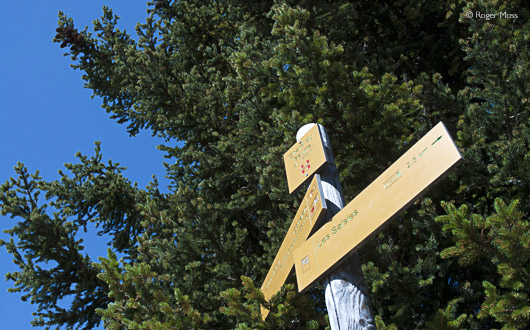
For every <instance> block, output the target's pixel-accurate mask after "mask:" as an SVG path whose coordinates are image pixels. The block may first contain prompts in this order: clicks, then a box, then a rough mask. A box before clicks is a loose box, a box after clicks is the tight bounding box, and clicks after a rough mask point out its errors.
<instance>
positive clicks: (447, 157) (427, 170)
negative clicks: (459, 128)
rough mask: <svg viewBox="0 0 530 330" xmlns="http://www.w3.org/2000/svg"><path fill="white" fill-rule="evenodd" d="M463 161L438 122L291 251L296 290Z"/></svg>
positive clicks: (445, 130) (352, 250) (304, 285)
mask: <svg viewBox="0 0 530 330" xmlns="http://www.w3.org/2000/svg"><path fill="white" fill-rule="evenodd" d="M461 160H462V156H461V155H460V152H459V151H458V149H457V148H456V146H455V144H454V142H453V140H452V138H451V136H450V135H449V132H448V131H447V129H446V128H445V126H444V124H443V123H441V122H440V123H439V124H438V125H436V126H435V127H434V128H433V129H432V130H431V131H429V132H428V133H427V134H426V135H425V136H424V137H423V138H422V139H421V140H419V141H418V142H417V143H416V144H415V145H413V146H412V147H411V148H410V149H409V150H408V151H407V152H406V153H405V154H404V155H403V156H401V157H400V158H399V159H398V160H397V161H396V162H395V163H394V164H392V165H391V166H390V167H389V168H388V169H387V170H386V171H385V172H383V174H381V175H380V176H379V177H378V178H377V179H375V181H374V182H372V183H371V184H370V185H369V186H368V187H366V189H364V190H363V191H362V192H361V193H360V194H359V195H358V196H357V197H355V199H354V200H353V201H351V202H350V203H349V204H348V205H346V207H344V209H342V210H341V211H340V212H339V213H337V214H336V215H335V216H334V217H333V219H332V220H331V221H330V222H328V223H326V224H325V225H324V226H323V227H322V228H320V229H319V230H318V231H317V232H316V233H315V234H314V235H312V236H311V238H309V239H308V240H307V241H306V242H305V243H304V244H302V245H301V246H300V247H299V248H298V249H297V250H296V251H295V252H294V258H295V268H296V278H297V282H298V290H299V291H300V292H302V291H304V290H306V289H307V288H309V286H310V285H312V284H313V283H314V282H315V281H316V280H318V279H319V278H320V277H321V276H323V275H324V274H325V273H326V272H327V271H328V270H330V269H331V268H332V267H334V266H337V265H338V264H339V263H340V261H341V260H343V259H344V258H345V257H346V256H347V255H348V254H350V253H352V252H354V251H355V250H356V249H357V248H358V247H359V246H360V244H361V243H363V242H364V241H365V240H366V239H367V238H368V237H369V236H370V235H372V234H373V233H374V232H376V231H377V230H378V229H381V228H382V226H383V225H384V224H385V223H386V222H388V221H389V220H391V219H392V218H393V217H395V216H396V215H397V214H398V213H399V212H400V211H402V210H403V209H405V208H406V207H407V206H409V205H410V204H411V203H412V202H413V201H414V200H415V199H416V198H418V197H419V196H420V195H421V194H422V193H423V192H425V191H426V190H427V189H428V188H429V187H430V186H431V185H432V184H433V183H434V182H435V181H436V180H437V179H440V177H441V176H442V175H444V174H446V173H447V172H448V171H449V170H450V169H451V168H452V167H454V166H455V165H457V164H458V163H459V162H460V161H461Z"/></svg>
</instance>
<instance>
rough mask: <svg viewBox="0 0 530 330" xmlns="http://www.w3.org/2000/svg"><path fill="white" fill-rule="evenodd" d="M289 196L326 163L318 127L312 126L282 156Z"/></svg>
mask: <svg viewBox="0 0 530 330" xmlns="http://www.w3.org/2000/svg"><path fill="white" fill-rule="evenodd" d="M283 161H284V164H285V172H286V173H287V185H288V186H289V194H292V193H293V192H294V191H295V190H296V189H297V188H298V187H300V186H301V185H302V184H303V183H305V182H306V181H307V180H309V179H310V178H311V175H312V174H314V173H315V172H316V171H317V170H318V169H319V168H320V167H322V165H324V164H325V163H326V162H327V159H326V153H325V152H324V146H323V144H322V138H321V136H320V131H319V129H318V125H314V126H313V128H311V129H310V130H309V131H308V132H307V133H306V134H305V135H304V136H303V137H302V138H301V139H300V140H299V141H298V142H297V143H295V144H294V145H293V146H292V147H291V148H290V149H289V150H288V151H287V152H286V153H285V154H284V155H283Z"/></svg>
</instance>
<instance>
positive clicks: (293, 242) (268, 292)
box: [261, 174, 327, 318]
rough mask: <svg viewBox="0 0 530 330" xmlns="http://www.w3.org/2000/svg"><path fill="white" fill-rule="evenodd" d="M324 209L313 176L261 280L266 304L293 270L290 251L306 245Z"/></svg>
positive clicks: (322, 199) (322, 198)
mask: <svg viewBox="0 0 530 330" xmlns="http://www.w3.org/2000/svg"><path fill="white" fill-rule="evenodd" d="M326 209H327V208H326V200H325V199H324V196H323V194H322V185H321V182H320V175H318V174H316V175H315V177H314V178H313V180H312V181H311V184H310V185H309V188H308V189H307V192H306V194H305V196H304V199H303V201H302V203H301V204H300V207H299V209H298V212H296V215H295V217H294V219H293V222H292V223H291V226H290V227H289V230H288V231H287V235H286V236H285V238H284V240H283V242H282V245H281V246H280V250H279V251H278V253H277V254H276V258H274V261H273V263H272V266H271V268H270V270H269V273H268V274H267V277H265V282H263V285H262V286H261V291H262V292H263V294H264V296H265V299H267V300H269V299H270V298H271V297H272V296H273V295H274V294H275V293H277V292H278V291H279V290H280V289H281V287H282V286H283V284H284V283H285V281H286V280H287V277H288V276H289V274H290V273H291V271H292V270H293V266H294V257H293V252H294V250H296V248H298V247H299V246H300V245H301V244H302V243H303V242H305V241H306V239H307V237H308V236H309V234H310V233H311V230H312V229H313V227H314V226H315V224H316V223H317V222H318V221H319V220H320V219H322V216H323V215H324V214H325V213H326ZM268 313H269V310H268V309H265V308H261V314H262V316H263V318H266V317H267V314H268Z"/></svg>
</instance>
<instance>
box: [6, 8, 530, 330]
mask: <svg viewBox="0 0 530 330" xmlns="http://www.w3.org/2000/svg"><path fill="white" fill-rule="evenodd" d="M148 6H149V7H148V10H147V14H148V17H147V18H146V21H145V23H141V24H138V25H137V28H136V33H137V36H138V37H137V38H136V39H135V38H133V37H131V36H130V35H129V34H127V33H125V31H121V30H120V29H119V28H118V17H117V16H116V15H115V14H114V13H113V12H112V10H111V9H109V8H106V7H105V8H104V10H103V15H102V17H101V18H100V19H99V20H96V21H95V22H94V26H93V30H94V31H93V32H89V30H88V28H85V29H84V30H79V29H78V28H77V27H76V26H75V25H74V21H73V19H72V18H69V17H67V16H66V15H65V14H63V13H60V15H59V27H58V28H57V35H56V37H55V42H57V43H59V44H60V47H62V48H65V49H67V55H70V56H71V58H72V61H73V67H74V68H75V69H77V70H80V71H82V72H83V74H84V75H83V79H84V80H85V86H86V87H87V88H89V89H91V90H93V92H94V96H98V97H100V98H101V100H102V103H103V104H102V107H103V108H104V109H105V110H106V111H107V112H108V113H109V114H110V117H111V118H112V119H115V120H116V121H117V122H118V123H120V124H125V125H126V129H127V131H128V132H129V133H130V134H131V135H135V134H137V133H138V132H139V131H140V130H149V131H150V132H152V134H153V135H158V136H160V137H163V138H165V139H166V140H167V141H168V142H170V143H169V144H168V145H161V146H159V149H160V150H162V151H164V152H165V153H166V157H167V159H168V163H167V164H166V169H167V175H168V177H169V178H170V180H171V186H170V187H169V191H170V192H169V193H167V194H166V193H161V192H160V191H159V189H158V183H157V182H156V180H155V181H154V182H153V183H151V184H150V185H149V186H148V187H146V188H145V189H140V188H138V187H137V186H135V185H133V184H131V182H130V181H129V180H127V179H126V178H124V177H123V175H122V171H123V170H124V168H123V167H120V166H119V164H114V163H112V162H111V161H109V162H108V163H107V164H105V163H104V162H103V157H102V154H101V148H100V145H99V143H96V149H95V155H94V156H92V157H88V156H85V155H78V158H79V162H78V163H76V164H67V165H66V169H67V170H68V171H69V173H63V172H61V179H60V180H57V181H52V182H47V181H45V180H43V179H42V178H41V177H39V175H38V172H37V173H35V174H33V175H30V174H29V172H28V170H27V169H26V168H25V167H24V166H23V165H22V164H18V165H17V166H16V167H15V172H16V177H15V178H11V179H9V180H7V181H6V182H5V183H4V184H3V185H2V186H1V187H0V210H1V213H2V214H3V215H10V216H12V217H13V218H16V219H17V220H18V223H17V224H16V225H15V226H14V227H12V228H11V229H8V230H7V231H6V232H7V233H8V234H10V235H11V236H12V237H13V239H12V240H10V241H9V242H4V241H2V242H0V244H1V245H5V247H6V248H7V250H8V252H10V253H11V254H13V256H14V261H15V263H16V264H17V265H18V266H19V267H20V271H19V272H15V273H10V274H7V278H8V279H9V280H12V281H14V287H13V289H12V290H13V291H22V292H25V295H24V297H23V299H24V300H25V299H29V300H30V302H31V303H33V304H36V305H37V306H38V313H37V315H36V319H35V320H34V321H33V322H34V324H35V325H38V326H47V327H52V326H57V327H64V328H66V329H90V328H93V327H94V326H95V325H97V324H99V323H100V322H101V320H102V321H103V322H104V324H105V326H106V327H107V328H108V329H200V328H205V329H232V328H236V329H298V328H300V329H318V328H325V327H326V326H327V321H326V315H325V314H326V313H325V305H324V302H323V293H322V287H321V286H320V285H317V286H316V287H315V288H314V289H312V290H310V291H309V292H308V293H306V294H304V295H300V294H298V293H296V289H295V287H294V285H292V284H287V285H286V286H284V288H283V289H282V291H281V292H280V293H279V294H278V295H277V296H275V297H274V298H273V299H272V301H271V302H265V301H264V299H263V296H262V295H261V293H260V291H259V289H258V288H259V287H260V286H261V283H262V281H263V279H264V277H265V275H266V273H267V271H268V269H269V267H270V265H271V263H272V261H273V258H274V256H275V255H276V252H277V250H278V248H279V245H280V244H281V242H282V240H283V237H284V235H285V231H286V230H287V228H288V227H289V225H290V222H291V220H292V218H293V216H294V213H295V211H296V209H297V208H298V203H299V201H300V197H301V196H300V194H301V193H298V194H295V195H294V196H289V195H288V193H287V191H288V190H287V183H286V180H285V174H284V170H283V164H282V154H283V153H284V152H285V151H286V150H287V149H288V148H289V147H290V146H291V145H292V144H293V142H294V139H295V138H294V137H295V134H296V131H297V129H298V128H299V127H301V126H302V125H303V124H306V123H307V122H318V123H320V124H322V125H324V126H325V127H326V129H327V131H328V134H329V136H330V139H331V143H332V147H333V151H334V155H335V160H336V163H337V167H338V169H339V172H340V174H339V175H340V179H341V183H342V186H343V189H344V193H345V199H346V201H350V200H351V199H353V197H355V195H356V194H358V193H359V192H360V191H362V189H363V188H364V187H366V186H367V185H368V184H369V183H370V182H371V181H372V180H373V179H375V178H376V177H377V176H378V175H379V174H380V173H381V172H382V171H383V170H384V169H385V168H386V167H387V166H388V165H390V164H391V163H392V162H393V161H394V160H396V159H397V158H398V157H399V156H400V155H401V154H402V153H403V152H405V151H406V150H407V149H408V147H409V146H410V145H411V144H412V143H414V142H415V141H416V140H417V139H418V138H419V137H420V136H422V135H423V134H424V133H425V132H427V131H428V130H429V129H430V128H431V127H433V126H434V125H435V124H436V123H437V122H438V121H440V120H442V121H444V123H445V124H446V125H447V126H448V128H449V130H450V131H451V132H452V134H453V136H454V138H455V142H456V143H457V145H458V147H459V149H460V150H461V152H462V154H463V157H464V160H465V162H464V163H463V165H462V166H461V167H460V168H458V170H457V171H455V172H453V173H452V174H451V175H450V176H449V177H448V178H446V179H445V180H444V181H442V182H441V183H439V184H438V185H437V186H436V187H435V188H434V189H432V190H431V191H430V192H429V193H428V195H426V196H424V198H422V199H421V200H420V201H418V202H417V203H415V204H414V205H413V206H412V207H410V208H409V209H408V210H407V211H406V212H404V213H403V214H401V215H400V217H399V218H398V219H396V220H395V221H394V222H393V223H392V224H391V225H389V226H388V227H387V228H386V229H385V230H383V231H382V232H381V233H380V234H378V235H377V236H376V237H374V238H373V239H371V240H370V241H369V242H368V243H367V244H366V245H365V246H364V247H363V248H362V249H361V251H360V257H361V260H362V261H363V271H364V274H365V278H366V282H367V285H368V288H369V289H370V291H371V292H370V298H371V301H372V308H373V310H374V313H375V315H376V323H377V326H378V328H379V329H422V328H425V329H491V328H503V329H524V328H528V327H529V326H530V304H529V298H528V295H529V288H528V286H529V285H530V284H529V283H530V282H527V281H529V280H530V279H529V274H530V263H529V258H530V248H529V244H530V236H529V224H528V215H529V212H530V174H529V173H530V142H529V141H530V116H529V114H530V112H529V111H528V104H529V101H528V96H529V95H530V80H529V79H528V76H527V72H528V71H529V69H530V68H529V66H530V62H529V56H530V45H529V40H530V23H529V22H528V18H529V16H530V11H529V8H528V5H527V4H526V2H525V1H522V0H520V1H517V0H513V1H511V0H510V1H483V0H475V1H467V2H463V1H459V0H449V1H414V2H408V1H394V2H385V1H370V2H355V1H346V0H340V1H313V0H304V1H268V0H261V1H257V2H248V1H241V0H222V1H214V2H206V1H197V0H183V1H169V0H158V1H155V2H151V3H148ZM468 12H471V13H473V14H474V15H475V17H474V18H468V17H466V13H468ZM476 13H497V14H498V15H500V14H499V13H507V14H510V15H514V14H515V15H517V18H508V17H500V16H497V17H496V18H493V19H481V18H480V17H476V16H477V15H476ZM175 141H182V142H183V143H184V144H183V146H182V147H174V146H172V145H173V143H171V142H175ZM40 194H43V195H44V199H43V198H42V197H40V196H41V195H40ZM39 197H40V198H39ZM444 201H447V202H444ZM89 222H93V223H95V224H96V227H97V228H98V229H99V231H100V232H101V233H105V234H109V235H110V236H111V237H112V240H111V241H110V242H109V253H108V255H107V257H101V258H100V259H99V260H98V261H95V260H91V259H90V258H89V257H88V256H87V255H86V254H84V253H83V251H82V250H83V242H82V240H80V239H78V238H76V237H77V236H76V233H77V232H78V231H79V230H81V229H85V230H86V225H87V224H88V223H89ZM117 253H119V254H120V255H124V256H125V257H124V258H122V259H120V260H118V258H117ZM65 297H72V298H73V299H72V303H71V306H70V308H69V309H64V308H61V307H60V306H59V302H60V301H61V300H62V299H63V298H65ZM260 303H261V304H262V305H264V306H266V307H267V308H269V309H270V310H271V313H270V316H269V317H268V318H267V320H261V318H260V313H259V308H260V307H259V305H260Z"/></svg>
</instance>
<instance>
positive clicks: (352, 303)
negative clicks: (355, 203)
mask: <svg viewBox="0 0 530 330" xmlns="http://www.w3.org/2000/svg"><path fill="white" fill-rule="evenodd" d="M314 125H315V124H307V125H304V126H302V127H301V128H300V129H299V130H298V132H297V133H296V139H297V141H298V140H300V139H301V138H302V137H303V136H304V134H305V133H307V131H309V129H311V128H312V127H313V126H314ZM318 128H319V131H320V135H321V137H322V142H323V144H324V149H325V151H326V158H327V159H328V160H329V162H328V163H327V164H326V165H324V167H323V168H322V170H321V172H320V176H321V180H322V189H323V193H324V197H325V199H326V203H328V204H327V205H328V211H327V214H326V220H327V221H329V220H330V219H331V218H332V217H333V216H334V215H335V214H337V213H338V212H339V211H340V210H341V209H342V208H343V207H344V197H343V195H342V188H341V185H340V182H339V175H338V172H337V168H336V166H335V159H334V157H333V152H332V150H331V143H330V141H329V137H328V134H327V132H326V129H325V128H324V126H322V125H320V124H318ZM324 281H325V286H326V288H325V297H326V307H327V309H328V315H329V321H330V324H331V329H332V330H354V329H355V330H360V329H369V330H375V329H376V327H375V324H374V318H373V316H372V313H371V310H370V303H369V299H368V295H367V290H366V287H365V285H364V280H363V275H362V270H361V264H360V261H359V257H358V256H357V254H354V255H353V256H351V257H349V258H348V259H347V260H346V261H344V262H343V263H342V264H341V265H340V266H339V267H337V268H336V269H335V270H333V271H332V272H331V273H330V274H329V275H327V276H326V277H325V278H324Z"/></svg>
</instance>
